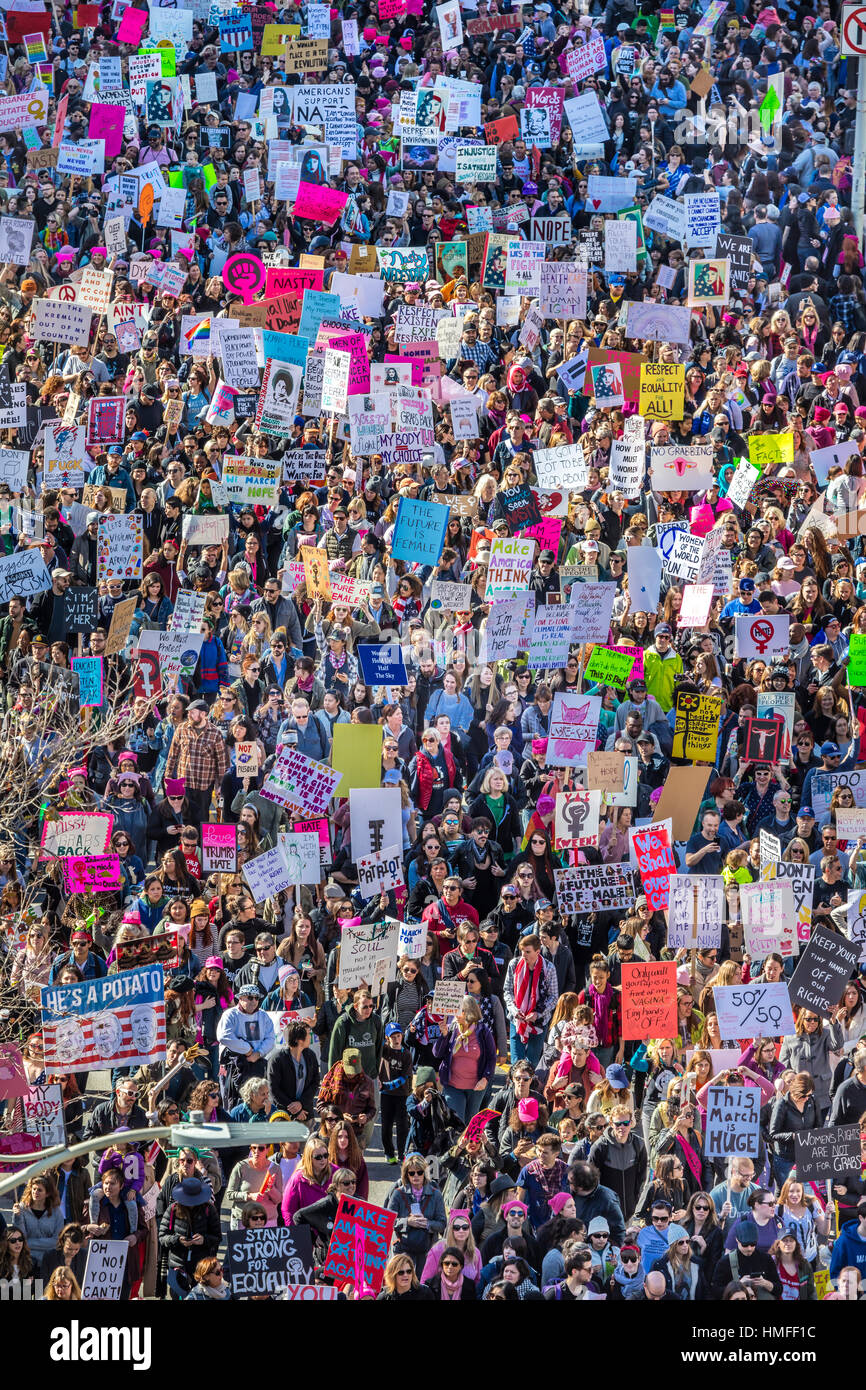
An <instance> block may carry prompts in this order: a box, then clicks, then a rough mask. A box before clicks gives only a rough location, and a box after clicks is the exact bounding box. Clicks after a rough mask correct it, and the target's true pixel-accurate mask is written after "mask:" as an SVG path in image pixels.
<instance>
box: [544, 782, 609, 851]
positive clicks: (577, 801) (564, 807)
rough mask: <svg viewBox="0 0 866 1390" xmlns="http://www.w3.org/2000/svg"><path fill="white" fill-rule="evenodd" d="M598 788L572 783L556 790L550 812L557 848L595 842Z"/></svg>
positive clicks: (581, 845) (582, 845)
mask: <svg viewBox="0 0 866 1390" xmlns="http://www.w3.org/2000/svg"><path fill="white" fill-rule="evenodd" d="M600 811H601V792H600V791H584V790H583V788H582V787H575V788H574V790H573V791H570V792H557V793H556V804H555V810H554V814H553V839H554V844H555V847H556V848H557V849H582V848H583V847H584V846H586V845H595V844H597V842H598V818H599V812H600Z"/></svg>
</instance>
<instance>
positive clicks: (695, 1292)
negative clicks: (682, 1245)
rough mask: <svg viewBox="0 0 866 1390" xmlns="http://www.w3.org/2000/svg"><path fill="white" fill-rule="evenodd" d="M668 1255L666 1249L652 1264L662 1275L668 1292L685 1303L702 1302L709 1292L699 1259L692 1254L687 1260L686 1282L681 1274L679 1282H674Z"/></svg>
mask: <svg viewBox="0 0 866 1390" xmlns="http://www.w3.org/2000/svg"><path fill="white" fill-rule="evenodd" d="M669 1255H670V1251H668V1254H667V1255H663V1256H662V1258H661V1259H660V1260H656V1262H655V1264H654V1265H653V1269H654V1270H656V1271H657V1272H658V1273H659V1274H663V1275H664V1277H665V1283H666V1284H667V1289H668V1293H672V1294H673V1295H674V1297H675V1298H679V1299H681V1300H682V1301H683V1302H686V1303H703V1301H704V1299H707V1298H709V1296H710V1292H709V1289H708V1288H707V1281H706V1279H705V1278H704V1270H703V1265H702V1263H701V1261H700V1260H698V1259H695V1256H694V1255H692V1258H691V1260H690V1261H689V1278H688V1283H686V1282H685V1280H684V1279H683V1276H682V1275H680V1277H679V1282H675V1281H674V1273H673V1270H672V1269H671V1262H670V1259H669Z"/></svg>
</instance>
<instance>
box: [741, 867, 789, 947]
mask: <svg viewBox="0 0 866 1390" xmlns="http://www.w3.org/2000/svg"><path fill="white" fill-rule="evenodd" d="M740 910H741V913H742V920H743V932H744V937H745V946H746V950H747V951H748V953H749V955H750V956H751V957H752V959H753V960H755V961H758V960H764V959H765V958H766V957H767V956H768V955H771V954H772V953H773V952H774V951H775V952H778V954H779V955H781V956H783V957H785V958H787V957H788V956H791V955H796V954H798V952H799V945H798V942H797V924H796V917H795V914H794V892H793V889H792V887H791V884H790V882H789V881H788V880H787V879H771V880H764V881H761V880H759V881H758V882H757V883H741V884H740Z"/></svg>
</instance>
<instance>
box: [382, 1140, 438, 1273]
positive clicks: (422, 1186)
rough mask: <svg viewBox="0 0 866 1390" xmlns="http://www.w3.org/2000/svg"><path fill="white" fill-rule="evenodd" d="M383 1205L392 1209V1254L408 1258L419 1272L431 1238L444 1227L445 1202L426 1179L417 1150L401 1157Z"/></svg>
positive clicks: (436, 1189) (424, 1169)
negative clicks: (401, 1165)
mask: <svg viewBox="0 0 866 1390" xmlns="http://www.w3.org/2000/svg"><path fill="white" fill-rule="evenodd" d="M385 1206H386V1207H387V1208H388V1210H389V1211H393V1212H395V1213H396V1216H397V1220H396V1223H395V1225H394V1251H395V1254H400V1255H407V1256H409V1257H410V1258H411V1260H412V1262H413V1264H414V1265H415V1269H416V1270H417V1271H418V1272H419V1273H420V1271H421V1270H422V1269H423V1267H424V1261H425V1260H426V1258H427V1254H428V1251H429V1250H430V1247H431V1245H432V1244H433V1242H434V1241H435V1240H436V1239H437V1238H438V1237H439V1236H441V1235H442V1234H443V1233H444V1231H445V1224H446V1216H445V1203H444V1201H443V1199H442V1193H441V1192H440V1191H439V1188H438V1187H435V1186H434V1185H433V1183H431V1182H429V1181H428V1179H427V1169H426V1166H425V1163H424V1159H423V1158H422V1157H421V1155H420V1154H417V1153H410V1154H408V1155H407V1157H406V1158H405V1159H404V1160H403V1167H402V1168H401V1170H400V1181H399V1182H398V1183H395V1184H394V1186H393V1187H392V1189H391V1191H390V1192H389V1193H388V1196H387V1197H386V1199H385Z"/></svg>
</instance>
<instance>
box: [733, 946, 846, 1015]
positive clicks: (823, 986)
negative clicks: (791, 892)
mask: <svg viewBox="0 0 866 1390" xmlns="http://www.w3.org/2000/svg"><path fill="white" fill-rule="evenodd" d="M859 959H860V949H859V946H857V945H854V944H852V943H851V942H850V941H848V940H846V938H845V937H844V936H839V935H838V934H837V933H835V932H830V931H827V930H826V929H825V928H823V927H819V926H818V925H817V924H816V925H814V926H813V927H812V934H811V936H810V937H809V940H808V941H807V943H806V946H805V948H804V950H803V953H802V955H801V956H800V961H799V964H798V966H797V969H796V970H795V971H794V976H793V978H792V980H791V984H790V986H789V988H790V993H791V1003H792V1004H799V1005H800V1006H801V1007H802V1008H804V1009H811V1011H812V1012H813V1013H816V1014H819V1015H820V1016H821V1017H822V1018H826V1019H832V1016H833V1010H834V1009H835V1008H836V1006H837V1004H838V1003H839V1001H840V999H841V998H842V995H843V994H844V993H845V987H846V985H847V984H848V981H849V980H850V978H851V976H852V975H855V974H856V973H857V967H858V963H859ZM786 1031H787V1032H790V1031H791V1030H790V1029H786ZM741 1036H742V1035H741Z"/></svg>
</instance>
